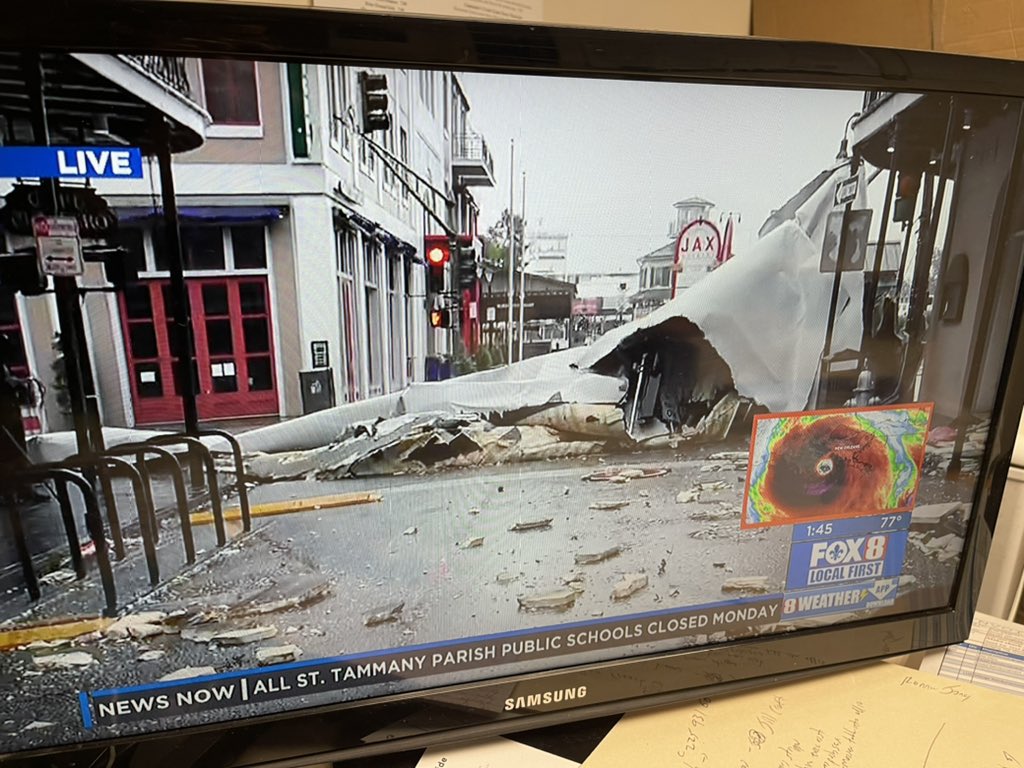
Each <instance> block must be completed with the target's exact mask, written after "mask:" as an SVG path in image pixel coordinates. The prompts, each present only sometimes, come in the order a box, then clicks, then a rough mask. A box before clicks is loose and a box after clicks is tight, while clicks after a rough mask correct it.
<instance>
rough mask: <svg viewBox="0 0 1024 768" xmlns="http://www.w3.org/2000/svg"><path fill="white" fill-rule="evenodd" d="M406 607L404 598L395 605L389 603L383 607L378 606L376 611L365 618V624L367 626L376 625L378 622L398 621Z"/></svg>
mask: <svg viewBox="0 0 1024 768" xmlns="http://www.w3.org/2000/svg"><path fill="white" fill-rule="evenodd" d="M404 608H405V601H404V600H403V601H402V602H400V603H394V604H393V605H387V606H384V607H383V608H378V609H376V610H374V611H371V612H370V613H369V614H367V615H366V616H365V617H364V618H363V624H365V625H366V626H367V627H374V626H376V625H378V624H387V623H389V622H392V621H398V619H399V617H400V616H401V614H402V610H403V609H404Z"/></svg>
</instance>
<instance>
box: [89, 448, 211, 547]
mask: <svg viewBox="0 0 1024 768" xmlns="http://www.w3.org/2000/svg"><path fill="white" fill-rule="evenodd" d="M119 454H120V455H123V456H135V464H136V466H137V467H138V468H139V474H141V475H142V479H143V482H144V486H145V488H146V490H147V498H148V501H149V507H150V509H153V510H154V512H155V510H156V504H155V503H154V501H153V480H152V477H151V476H150V473H149V468H148V467H147V466H146V455H147V454H148V455H153V456H159V457H160V458H162V459H166V460H167V463H168V464H169V466H170V469H171V482H172V484H173V485H174V501H175V505H176V506H177V508H178V520H179V522H180V523H181V537H182V540H183V542H184V545H185V562H187V563H188V564H189V565H192V564H193V563H194V562H195V561H196V544H195V538H194V536H193V534H192V518H191V517H189V509H188V491H187V490H186V488H185V471H184V470H183V469H182V467H181V462H180V461H179V460H178V457H177V456H175V455H174V453H172V452H171V451H169V450H167V449H166V448H158V447H157V446H155V445H149V444H147V443H122V444H121V445H116V446H114V447H113V448H108V449H107V450H106V453H105V455H107V456H116V455H119ZM159 531H160V527H159V525H154V527H153V533H154V537H153V538H154V540H155V541H156V542H157V543H158V544H159V543H160V533H159Z"/></svg>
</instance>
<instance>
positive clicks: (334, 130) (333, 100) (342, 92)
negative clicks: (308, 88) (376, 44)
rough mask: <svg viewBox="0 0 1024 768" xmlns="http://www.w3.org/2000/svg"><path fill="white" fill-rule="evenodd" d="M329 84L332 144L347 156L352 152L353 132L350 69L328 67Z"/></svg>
mask: <svg viewBox="0 0 1024 768" xmlns="http://www.w3.org/2000/svg"><path fill="white" fill-rule="evenodd" d="M327 85H328V89H327V90H328V96H329V98H330V107H331V114H330V121H331V146H332V147H334V148H335V149H338V150H340V151H341V153H342V154H344V155H346V156H347V155H349V154H350V153H351V152H352V133H351V131H350V130H349V126H348V108H349V93H348V70H346V69H345V67H327Z"/></svg>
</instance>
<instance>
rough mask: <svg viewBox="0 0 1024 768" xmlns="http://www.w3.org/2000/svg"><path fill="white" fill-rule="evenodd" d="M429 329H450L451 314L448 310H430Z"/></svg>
mask: <svg viewBox="0 0 1024 768" xmlns="http://www.w3.org/2000/svg"><path fill="white" fill-rule="evenodd" d="M430 327H431V328H451V327H452V313H451V311H450V310H447V309H443V308H437V309H432V310H430Z"/></svg>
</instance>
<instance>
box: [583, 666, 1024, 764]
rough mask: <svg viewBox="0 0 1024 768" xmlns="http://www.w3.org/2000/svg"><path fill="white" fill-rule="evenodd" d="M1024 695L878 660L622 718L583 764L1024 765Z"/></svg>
mask: <svg viewBox="0 0 1024 768" xmlns="http://www.w3.org/2000/svg"><path fill="white" fill-rule="evenodd" d="M1022 721H1024V701H1022V700H1021V699H1019V698H1016V697H1013V696H1008V695H1006V694H1002V693H997V692H994V691H988V690H985V689H982V688H978V687H975V686H972V685H968V684H964V683H957V682H952V681H950V680H943V679H942V678H939V677H935V676H934V675H930V674H926V673H921V672H918V671H916V670H912V669H906V668H904V667H898V666H895V665H892V664H877V665H874V666H870V667H862V668H860V669H857V670H853V671H849V672H841V673H838V674H834V675H829V676H824V677H819V678H814V679H811V680H806V681H803V682H798V683H790V684H788V685H781V686H775V687H772V688H765V689H761V690H757V691H753V692H750V693H744V694H737V695H734V696H725V697H720V698H714V699H701V700H700V701H698V702H696V703H690V704H687V705H682V706H679V707H673V708H667V709H659V710H652V711H649V712H643V713H636V714H633V715H628V716H626V717H624V718H623V719H622V720H621V721H619V723H618V724H617V725H616V726H615V727H614V728H613V729H612V730H611V732H610V733H609V734H608V736H606V737H605V739H604V740H603V741H602V742H601V744H600V745H598V747H597V749H596V750H595V751H594V753H593V754H592V755H591V756H590V757H589V758H588V759H587V760H586V762H585V763H584V764H583V767H584V768H621V766H623V765H643V766H646V768H663V767H664V768H668V767H669V766H671V768H878V767H879V766H899V767H900V768H903V767H904V766H910V767H912V768H963V767H964V766H972V768H1024V729H1022V728H1021V727H1020V723H1021V722H1022Z"/></svg>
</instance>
